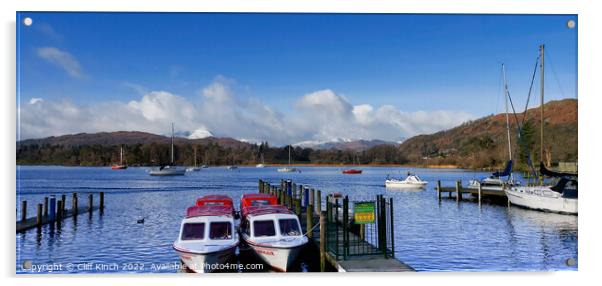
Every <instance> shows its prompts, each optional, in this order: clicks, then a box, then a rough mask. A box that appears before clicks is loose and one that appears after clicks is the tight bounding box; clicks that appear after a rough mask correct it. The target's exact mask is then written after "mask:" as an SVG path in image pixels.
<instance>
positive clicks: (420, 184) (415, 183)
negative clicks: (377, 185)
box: [385, 172, 428, 190]
mask: <svg viewBox="0 0 602 286" xmlns="http://www.w3.org/2000/svg"><path fill="white" fill-rule="evenodd" d="M427 184H428V182H426V181H423V180H422V179H420V177H418V175H416V174H412V173H410V172H408V176H407V177H406V178H405V179H404V180H400V179H395V178H390V177H389V176H387V179H386V180H385V186H386V187H387V188H391V189H417V190H421V189H423V188H424V187H426V185H427Z"/></svg>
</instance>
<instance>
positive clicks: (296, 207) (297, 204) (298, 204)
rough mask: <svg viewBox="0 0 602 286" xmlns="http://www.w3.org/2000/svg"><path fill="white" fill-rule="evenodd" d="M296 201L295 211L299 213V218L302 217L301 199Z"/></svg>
mask: <svg viewBox="0 0 602 286" xmlns="http://www.w3.org/2000/svg"><path fill="white" fill-rule="evenodd" d="M295 202H296V205H295V213H296V214H297V216H298V217H299V219H301V199H296V200H295Z"/></svg>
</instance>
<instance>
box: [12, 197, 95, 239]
mask: <svg viewBox="0 0 602 286" xmlns="http://www.w3.org/2000/svg"><path fill="white" fill-rule="evenodd" d="M66 204H67V200H66V196H65V195H61V197H60V200H56V198H54V197H51V198H50V199H49V198H48V197H45V198H44V203H43V204H41V203H40V204H38V205H37V213H36V216H34V217H29V218H28V217H27V201H22V202H21V220H19V221H17V223H16V229H17V232H23V231H26V230H28V229H31V228H35V227H42V226H43V225H46V224H51V223H55V222H56V223H60V222H61V221H62V220H64V219H66V218H69V217H75V216H77V215H79V214H92V212H94V211H96V210H100V213H101V214H102V213H103V211H104V192H100V194H99V203H98V206H94V195H93V194H88V204H87V205H85V206H81V207H79V206H78V196H77V193H73V195H72V198H71V208H70V209H68V208H67V207H65V206H66Z"/></svg>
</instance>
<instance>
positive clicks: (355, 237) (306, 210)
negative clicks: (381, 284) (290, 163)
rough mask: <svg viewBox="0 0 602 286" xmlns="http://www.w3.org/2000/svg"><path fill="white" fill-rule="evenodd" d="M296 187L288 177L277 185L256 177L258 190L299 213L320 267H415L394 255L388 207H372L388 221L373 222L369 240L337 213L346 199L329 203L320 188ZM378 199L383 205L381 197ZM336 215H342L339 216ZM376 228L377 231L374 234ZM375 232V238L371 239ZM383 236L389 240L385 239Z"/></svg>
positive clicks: (368, 269) (398, 269) (382, 269)
mask: <svg viewBox="0 0 602 286" xmlns="http://www.w3.org/2000/svg"><path fill="white" fill-rule="evenodd" d="M298 187H299V188H298V192H297V185H296V184H294V183H292V182H291V181H290V180H288V181H285V180H281V182H280V185H279V186H274V185H271V184H269V183H268V182H264V181H262V180H259V192H261V193H268V194H272V195H275V196H277V197H278V202H279V203H280V204H282V205H285V206H287V207H288V208H289V209H290V210H291V211H293V212H295V213H296V214H297V215H298V216H299V221H300V222H301V228H302V230H303V232H304V233H306V234H307V236H308V238H309V239H310V246H311V248H310V249H312V250H313V251H315V252H318V253H320V264H321V265H320V269H321V271H325V269H326V265H325V264H326V263H328V264H329V265H330V266H332V268H334V269H335V270H336V271H339V272H415V271H416V270H415V269H414V268H412V267H411V266H409V265H407V264H405V263H403V262H401V261H400V260H399V259H397V258H395V257H394V256H395V251H394V241H393V239H391V238H393V235H394V232H393V226H392V221H391V220H390V219H392V207H391V213H389V212H386V211H385V210H384V209H380V210H377V211H376V213H377V214H376V216H379V214H378V213H379V212H380V211H382V213H381V214H380V215H383V216H382V217H381V218H380V219H379V221H381V220H382V221H383V222H384V221H386V222H387V223H391V224H384V223H383V224H380V223H379V224H378V225H379V227H377V225H376V224H374V225H373V227H372V228H371V231H372V233H370V234H368V236H369V237H370V238H372V239H371V240H370V239H366V231H365V229H364V228H363V227H362V228H360V229H362V231H360V232H361V235H360V234H359V233H358V229H356V230H355V231H352V230H351V229H350V228H349V227H346V226H348V225H349V221H348V219H349V218H348V217H347V216H343V215H342V214H341V213H339V211H338V209H340V210H343V209H345V210H347V209H348V199H346V198H345V199H346V200H347V202H346V204H338V202H339V200H340V198H338V199H336V201H337V203H336V204H334V205H333V204H332V203H329V200H333V197H332V195H327V196H326V197H325V198H324V199H325V201H324V200H322V199H323V197H322V195H321V191H320V190H314V189H311V188H308V187H307V186H303V185H301V184H299V185H298ZM381 199H382V205H383V206H384V205H385V200H384V198H381ZM324 202H325V203H324ZM314 205H315V207H314ZM323 205H326V208H327V210H322V207H323ZM343 206H344V207H343ZM333 209H336V210H335V211H336V212H337V214H335V213H333V212H332V211H333ZM339 215H341V217H343V219H339ZM389 215H390V216H389ZM327 217H328V218H329V219H327ZM377 230H378V232H379V233H378V234H376V232H377ZM381 231H382V232H381ZM377 235H378V240H376V239H375V237H376V236H377ZM335 238H336V239H335ZM386 239H389V241H388V242H387V240H386ZM323 240H324V241H323ZM376 244H378V245H380V247H379V246H377V245H376Z"/></svg>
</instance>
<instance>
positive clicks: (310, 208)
mask: <svg viewBox="0 0 602 286" xmlns="http://www.w3.org/2000/svg"><path fill="white" fill-rule="evenodd" d="M313 193H314V190H313V189H312V190H311V193H309V194H310V196H311V197H312V198H311V199H313ZM311 199H310V200H309V204H308V205H307V208H306V209H305V214H306V217H307V221H306V225H307V227H306V231H307V237H308V238H312V237H314V235H313V233H312V231H311V229H312V228H313V223H314V222H313V218H314V206H313V203H312V200H311Z"/></svg>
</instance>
